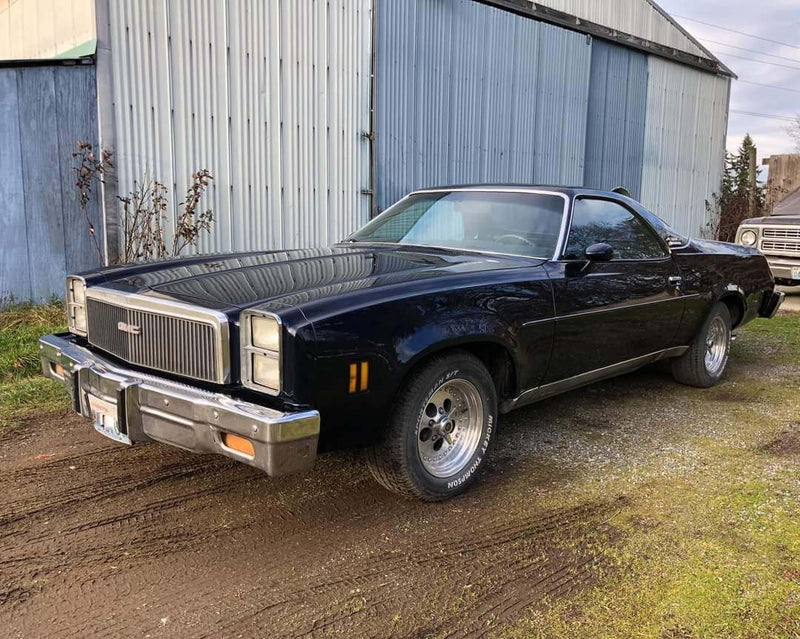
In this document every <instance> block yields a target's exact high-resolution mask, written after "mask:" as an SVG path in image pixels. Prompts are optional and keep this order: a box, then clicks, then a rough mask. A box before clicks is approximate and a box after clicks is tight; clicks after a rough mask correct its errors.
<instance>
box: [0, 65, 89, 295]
mask: <svg viewBox="0 0 800 639" xmlns="http://www.w3.org/2000/svg"><path fill="white" fill-rule="evenodd" d="M79 140H81V141H87V142H91V143H92V144H95V145H96V144H97V103H96V93H95V68H94V66H91V65H88V66H65V67H27V68H21V69H0V229H2V232H0V305H2V304H3V303H5V302H8V301H9V298H14V299H15V300H17V301H27V300H33V301H35V302H42V301H47V300H49V299H50V298H51V297H53V296H58V297H63V296H64V278H65V276H66V273H75V272H78V271H84V270H86V269H89V268H94V267H96V266H98V265H99V263H100V260H99V258H98V255H97V253H96V250H95V247H94V243H93V242H92V239H91V238H90V236H89V232H88V225H87V223H86V219H85V217H84V215H83V213H82V212H81V210H80V206H79V203H78V200H79V194H78V191H77V189H76V188H75V173H74V172H73V166H74V160H73V158H72V153H73V152H74V151H75V150H76V142H77V141H79ZM89 214H90V216H91V218H92V221H93V224H94V226H95V229H96V230H97V233H98V234H100V244H101V245H102V230H103V229H102V223H101V222H100V211H99V198H97V197H95V198H92V200H91V201H90V202H89Z"/></svg>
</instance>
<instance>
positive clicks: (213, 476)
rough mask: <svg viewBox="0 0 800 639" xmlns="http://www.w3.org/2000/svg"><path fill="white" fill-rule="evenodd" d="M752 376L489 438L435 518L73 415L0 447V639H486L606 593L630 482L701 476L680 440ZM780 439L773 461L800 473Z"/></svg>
mask: <svg viewBox="0 0 800 639" xmlns="http://www.w3.org/2000/svg"><path fill="white" fill-rule="evenodd" d="M765 370H767V369H765V368H764V367H763V362H762V363H759V362H752V361H750V362H747V361H745V362H741V363H740V362H735V361H734V362H733V363H732V372H731V373H730V376H729V378H727V381H726V382H725V384H723V385H722V386H720V387H718V388H717V389H713V390H712V391H708V392H706V394H705V395H703V394H701V393H703V391H698V390H696V389H686V388H685V387H681V386H678V385H676V384H674V383H673V382H672V381H671V378H670V376H669V374H668V373H667V372H666V370H665V369H664V368H663V367H659V366H655V367H650V368H647V369H644V370H642V371H640V372H638V373H635V374H632V375H628V376H625V377H623V378H619V379H617V380H612V381H609V382H605V383H601V384H598V385H595V386H592V387H589V388H586V389H583V390H580V391H577V392H573V393H571V394H569V395H567V396H565V397H561V398H555V399H552V400H548V401H547V402H543V403H541V404H539V405H536V406H532V407H529V408H525V409H522V410H520V411H517V412H515V413H512V414H511V415H508V416H505V417H502V418H501V420H500V424H499V425H500V428H499V430H498V436H497V441H496V448H495V450H494V454H493V455H492V457H491V461H490V463H489V464H488V466H487V472H486V473H485V474H484V475H483V477H482V481H481V482H480V483H479V485H478V486H476V487H475V488H474V489H473V490H471V491H469V492H468V493H467V494H465V495H463V496H461V497H459V498H457V499H454V500H452V501H450V502H447V503H442V504H424V503H420V502H415V501H407V500H403V499H400V498H398V497H396V496H394V495H392V494H390V493H388V492H386V491H384V490H383V489H382V488H380V487H379V486H378V485H377V484H376V483H375V482H374V481H373V480H372V479H371V477H370V476H369V473H368V471H367V469H366V468H365V466H364V464H363V463H362V461H361V459H360V457H359V456H358V455H357V454H354V453H336V454H329V455H325V456H322V457H321V458H320V459H319V460H318V463H317V466H316V468H315V470H314V471H313V472H312V473H309V474H305V475H302V476H295V477H288V478H284V479H280V480H273V479H270V478H268V477H266V476H263V475H262V474H260V473H259V472H258V471H256V470H254V469H251V468H248V467H246V466H243V465H239V464H236V463H234V462H232V461H228V460H226V459H224V458H221V457H214V456H195V455H192V454H189V453H185V452H183V451H180V450H176V449H172V448H169V447H167V446H162V445H158V444H152V445H144V446H137V447H133V448H127V447H125V446H123V445H119V444H116V443H114V442H111V441H110V440H107V439H104V438H103V437H101V436H100V435H98V434H96V433H95V432H94V431H93V429H92V428H91V426H90V425H89V424H88V423H86V422H84V421H83V420H82V419H80V418H78V417H76V416H73V415H70V414H56V415H51V416H48V417H46V418H36V419H32V420H29V421H28V422H27V423H26V424H24V425H23V426H20V427H18V428H13V429H7V430H5V431H0V476H2V478H3V486H4V490H3V491H2V493H0V628H3V630H2V633H0V634H2V635H3V636H9V637H15V636H21V637H34V636H36V637H38V636H60V637H86V636H95V635H99V636H139V637H141V636H149V637H159V636H168V637H209V636H226V637H231V636H243V637H248V636H264V637H306V636H328V635H330V636H349V637H360V636H373V637H392V636H395V637H427V636H435V637H444V636H447V637H481V636H488V635H490V634H492V633H494V632H496V631H499V630H502V629H503V628H504V627H505V626H506V625H508V624H514V623H515V622H516V621H517V620H519V619H521V618H524V617H525V615H527V614H529V612H530V610H531V609H535V608H536V606H537V605H538V603H539V602H541V601H543V600H545V599H546V600H548V601H553V600H558V599H559V598H563V597H572V596H575V594H576V593H580V592H581V591H583V590H585V589H587V588H588V587H589V586H591V585H593V584H594V583H596V581H597V580H598V579H601V578H602V577H601V576H602V575H605V574H608V573H607V572H606V571H605V570H604V568H610V569H612V572H613V567H610V566H606V565H605V564H606V563H607V562H608V559H607V557H608V556H609V555H608V553H605V552H602V550H603V549H607V548H609V547H613V546H614V545H615V544H617V543H618V542H619V540H620V539H621V537H622V536H623V535H624V534H625V532H624V531H623V530H622V529H621V528H620V527H619V526H617V524H616V517H617V515H618V514H619V513H620V511H621V510H624V509H625V508H626V507H627V506H628V504H629V503H630V502H631V500H636V499H637V498H638V496H637V491H636V489H635V486H636V481H642V482H644V481H649V480H651V479H652V477H649V478H648V469H650V468H651V467H653V466H654V464H655V463H656V462H655V460H662V461H663V460H664V459H671V460H674V464H673V463H670V468H671V469H672V472H692V468H693V465H694V464H700V463H706V462H705V461H703V462H699V461H697V460H696V457H697V456H696V455H694V453H693V448H692V445H693V444H692V441H693V437H695V436H696V435H698V434H699V433H703V434H708V433H711V434H713V432H714V429H715V428H719V420H720V419H724V417H722V418H721V417H720V415H724V414H727V413H725V411H727V410H729V406H730V405H731V402H733V403H736V402H748V403H750V404H752V402H753V401H754V400H753V397H752V396H749V395H748V393H747V389H746V388H745V387H744V384H745V380H747V379H749V378H751V377H753V376H759V377H764V375H766V373H765V372H764V371H765ZM797 372H798V371H797V370H796V369H785V370H784V372H781V371H777V372H775V371H773V372H772V373H770V374H771V375H776V376H780V375H784V374H785V375H790V374H791V375H797ZM765 401H766V400H765ZM718 409H719V410H718ZM774 421H775V423H776V424H778V422H780V424H783V426H780V424H778V426H780V428H783V430H780V428H779V429H778V430H777V431H775V432H773V433H771V434H770V436H769V437H766V436H765V437H764V440H763V442H762V444H763V446H762V448H763V451H765V452H763V455H764V456H765V458H767V457H769V456H770V455H772V456H775V457H776V458H777V457H779V456H784V457H785V456H786V455H797V454H798V453H800V448H798V441H799V440H800V435H798V431H797V430H796V429H794V426H792V425H791V424H790V423H789V422H788V421H786V420H784V419H783V417H782V416H777V417H776V418H775V420H774ZM776 428H777V427H776ZM776 433H777V434H776ZM781 433H785V437H783V438H782V436H781ZM723 436H724V437H735V436H736V435H735V432H733V431H724V432H723ZM659 468H661V467H659ZM675 469H677V470H675ZM658 472H659V473H662V472H663V470H659V471H658ZM621 475H628V476H635V477H641V480H638V479H637V480H636V481H634V482H632V483H630V484H624V485H630V486H631V488H630V489H627V490H620V489H619V488H618V486H619V484H618V483H614V478H616V477H618V476H621ZM587 482H590V483H593V484H594V485H595V486H598V485H600V486H602V485H604V484H603V483H604V482H609V483H608V485H609V490H608V491H604V490H594V491H592V492H590V493H586V492H581V491H577V490H576V489H575V487H576V486H578V485H585V484H586V483H587ZM586 495H590V496H589V497H587V496H586Z"/></svg>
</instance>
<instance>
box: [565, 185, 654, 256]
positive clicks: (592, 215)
mask: <svg viewBox="0 0 800 639" xmlns="http://www.w3.org/2000/svg"><path fill="white" fill-rule="evenodd" d="M599 242H603V243H605V244H608V245H609V246H611V248H613V249H614V259H615V260H648V259H658V258H663V257H666V256H667V255H668V254H669V253H668V251H667V249H666V248H665V247H664V245H663V244H662V243H661V241H660V240H659V239H658V237H657V236H656V234H655V232H654V231H653V230H652V229H651V228H650V227H649V226H648V225H647V224H646V223H645V222H644V221H642V220H641V219H640V218H639V217H638V216H636V215H634V214H633V213H632V212H631V211H630V210H628V209H627V208H625V207H624V206H622V205H621V204H617V203H616V202H612V201H610V200H601V199H595V198H579V199H577V200H576V201H575V207H574V210H573V213H572V227H571V229H570V232H569V241H568V242H567V248H566V250H565V251H564V258H565V259H568V260H577V259H580V258H582V257H583V251H584V250H585V249H586V247H588V246H591V245H592V244H597V243H599Z"/></svg>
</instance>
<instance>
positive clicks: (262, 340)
mask: <svg viewBox="0 0 800 639" xmlns="http://www.w3.org/2000/svg"><path fill="white" fill-rule="evenodd" d="M250 325H251V330H250V335H251V337H252V340H253V346H255V347H256V348H260V349H262V350H265V351H272V352H273V353H277V352H278V351H280V349H281V327H280V324H278V320H277V319H275V318H274V317H270V316H265V315H254V316H253V317H251V318H250Z"/></svg>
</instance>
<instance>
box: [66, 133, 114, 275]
mask: <svg viewBox="0 0 800 639" xmlns="http://www.w3.org/2000/svg"><path fill="white" fill-rule="evenodd" d="M72 158H73V160H77V164H76V165H75V166H73V167H72V170H73V171H75V177H76V182H75V187H76V188H77V189H78V192H79V194H80V195H79V202H80V207H81V212H82V213H83V216H84V217H85V218H86V225H87V228H88V230H89V236H90V237H91V238H92V240H93V241H94V248H95V250H96V251H97V257H98V259H99V260H100V264H103V263H104V260H103V250H102V249H101V248H100V242H99V241H98V239H97V232H96V231H95V228H94V224H92V218H91V216H90V215H89V201H90V200H91V197H92V187H93V186H94V184H95V183H102V182H103V177H104V176H105V174H106V173H107V172H109V171H111V170H112V169H113V168H114V163H113V162H112V158H111V152H110V151H107V150H105V149H101V151H100V159H98V158H97V156H96V155H95V152H94V146H93V145H92V144H91V143H89V142H78V143H77V148H76V150H75V152H74V153H73V154H72Z"/></svg>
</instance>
